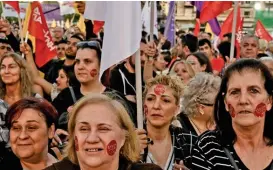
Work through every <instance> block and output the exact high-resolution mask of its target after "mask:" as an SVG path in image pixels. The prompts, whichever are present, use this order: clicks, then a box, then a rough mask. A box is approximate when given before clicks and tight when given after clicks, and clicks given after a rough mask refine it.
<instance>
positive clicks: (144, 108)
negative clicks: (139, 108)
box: [143, 104, 148, 116]
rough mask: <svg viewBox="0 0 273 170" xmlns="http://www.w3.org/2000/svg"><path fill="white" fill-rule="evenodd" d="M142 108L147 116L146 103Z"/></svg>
mask: <svg viewBox="0 0 273 170" xmlns="http://www.w3.org/2000/svg"><path fill="white" fill-rule="evenodd" d="M143 110H144V115H145V116H147V114H148V107H147V105H146V104H145V105H144V107H143Z"/></svg>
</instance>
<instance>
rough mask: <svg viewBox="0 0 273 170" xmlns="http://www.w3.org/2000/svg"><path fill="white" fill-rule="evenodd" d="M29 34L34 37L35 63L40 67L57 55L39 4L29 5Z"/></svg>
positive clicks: (35, 2)
mask: <svg viewBox="0 0 273 170" xmlns="http://www.w3.org/2000/svg"><path fill="white" fill-rule="evenodd" d="M28 31H29V34H30V35H32V36H34V37H35V41H36V44H35V46H36V49H35V51H36V52H35V54H36V58H35V62H36V64H37V65H38V66H39V67H41V66H43V65H44V64H46V63H47V62H48V61H50V60H51V59H52V58H53V57H55V56H56V55H57V51H56V48H55V46H54V43H53V41H52V37H51V35H50V32H49V30H48V27H47V23H46V20H45V16H44V14H43V10H42V7H41V4H40V2H37V1H34V2H32V3H31V15H30V20H29V26H28Z"/></svg>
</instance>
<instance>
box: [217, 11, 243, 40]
mask: <svg viewBox="0 0 273 170" xmlns="http://www.w3.org/2000/svg"><path fill="white" fill-rule="evenodd" d="M233 13H234V9H233V10H232V11H231V12H230V13H229V15H228V17H227V18H226V20H225V21H224V23H223V25H222V27H221V33H220V35H219V37H220V39H223V35H225V34H226V33H231V32H232V21H233ZM240 21H241V8H240V6H238V11H237V25H236V32H237V31H238V28H239V23H240Z"/></svg>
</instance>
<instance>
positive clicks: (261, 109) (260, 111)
mask: <svg viewBox="0 0 273 170" xmlns="http://www.w3.org/2000/svg"><path fill="white" fill-rule="evenodd" d="M265 112H266V104H264V103H260V104H258V105H257V106H256V109H255V112H254V115H255V116H257V117H263V116H264V114H265Z"/></svg>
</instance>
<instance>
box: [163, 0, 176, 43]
mask: <svg viewBox="0 0 273 170" xmlns="http://www.w3.org/2000/svg"><path fill="white" fill-rule="evenodd" d="M174 11H175V2H174V1H171V2H170V5H169V14H168V17H167V21H166V25H165V31H164V36H165V37H167V39H168V40H169V41H170V42H171V46H174V43H175V36H174V34H175V16H174V15H175V13H174Z"/></svg>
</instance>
